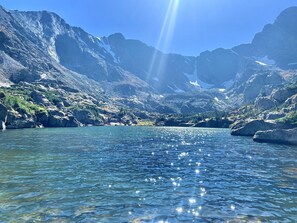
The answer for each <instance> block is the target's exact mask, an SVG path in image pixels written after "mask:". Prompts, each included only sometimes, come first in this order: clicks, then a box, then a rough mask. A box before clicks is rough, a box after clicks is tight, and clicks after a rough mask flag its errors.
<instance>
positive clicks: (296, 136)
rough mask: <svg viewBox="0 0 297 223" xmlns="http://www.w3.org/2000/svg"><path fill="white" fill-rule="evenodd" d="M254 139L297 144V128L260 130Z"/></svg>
mask: <svg viewBox="0 0 297 223" xmlns="http://www.w3.org/2000/svg"><path fill="white" fill-rule="evenodd" d="M253 140H254V141H256V142H268V143H279V144H290V145H297V128H294V129H273V130H267V131H258V132H256V134H255V135H254V137H253Z"/></svg>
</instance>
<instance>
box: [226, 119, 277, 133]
mask: <svg viewBox="0 0 297 223" xmlns="http://www.w3.org/2000/svg"><path fill="white" fill-rule="evenodd" d="M276 127H277V124H276V123H273V122H267V121H264V120H257V119H256V120H251V121H248V122H246V121H241V122H238V123H236V124H235V125H233V126H232V127H231V135H238V136H253V135H254V134H255V133H256V132H257V131H265V130H270V129H275V128H276Z"/></svg>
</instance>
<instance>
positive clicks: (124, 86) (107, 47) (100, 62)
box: [0, 7, 297, 113]
mask: <svg viewBox="0 0 297 223" xmlns="http://www.w3.org/2000/svg"><path fill="white" fill-rule="evenodd" d="M0 17H1V18H0V22H1V30H0V40H1V41H0V50H1V70H0V75H1V84H2V85H4V86H9V85H11V84H18V83H23V82H29V83H49V82H50V83H52V82H55V83H56V84H57V85H56V88H58V89H59V88H63V89H66V92H67V91H68V90H69V91H73V90H74V91H79V92H83V93H86V94H89V95H92V96H94V97H95V98H97V99H100V100H107V101H110V102H111V103H115V104H121V105H122V106H123V105H124V106H128V107H129V108H132V109H135V108H137V109H140V110H144V111H158V112H165V113H171V112H173V113H175V112H178V113H179V112H181V113H198V112H205V111H214V110H226V109H230V108H232V107H235V106H238V105H241V104H242V103H244V102H250V101H253V100H255V98H256V97H257V96H259V95H260V93H261V94H263V92H265V94H270V93H271V92H272V90H273V89H274V88H275V87H278V86H282V85H283V84H285V83H287V82H288V81H290V80H289V79H288V77H287V76H288V75H285V73H286V71H287V70H292V69H293V70H294V69H295V68H296V64H297V63H296V62H297V58H296V55H297V54H296V51H297V44H296V41H297V32H296V30H295V27H297V26H296V25H297V7H291V8H288V9H286V10H285V11H283V12H282V13H281V14H280V15H279V16H278V17H277V19H276V20H275V22H274V23H273V24H268V25H267V26H265V27H264V29H263V30H262V31H261V32H259V33H257V34H256V35H255V37H254V39H253V41H252V42H251V43H249V44H243V45H239V46H235V47H233V48H232V49H223V48H219V49H216V50H213V51H205V52H202V53H201V54H200V55H198V56H196V57H193V56H183V55H178V54H166V53H163V52H161V51H159V50H157V49H155V48H154V47H151V46H148V45H147V44H145V43H143V42H141V41H139V40H131V39H126V38H125V36H123V34H121V33H115V34H112V35H110V36H107V37H96V36H93V35H92V34H89V33H87V32H85V31H84V30H83V29H81V28H78V27H72V26H71V25H69V24H67V22H66V21H64V20H63V19H62V18H61V17H59V16H58V15H57V14H55V13H51V12H47V11H41V12H21V11H13V10H11V11H7V10H5V9H3V8H1V9H0ZM291 73H292V72H290V74H291ZM289 76H290V75H289ZM291 76H292V75H291ZM67 89H68V90H67ZM103 92H106V94H104V93H103ZM102 97H103V98H105V99H103V98H102Z"/></svg>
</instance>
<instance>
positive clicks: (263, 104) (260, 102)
mask: <svg viewBox="0 0 297 223" xmlns="http://www.w3.org/2000/svg"><path fill="white" fill-rule="evenodd" d="M276 106H277V102H276V101H275V100H273V99H271V98H269V97H259V98H257V99H256V101H255V107H256V108H257V109H259V110H260V111H265V110H270V109H272V108H275V107H276Z"/></svg>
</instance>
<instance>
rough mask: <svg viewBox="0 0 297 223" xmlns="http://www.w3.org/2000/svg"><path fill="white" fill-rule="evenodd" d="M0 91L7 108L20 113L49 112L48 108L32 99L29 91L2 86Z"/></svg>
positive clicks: (2, 101)
mask: <svg viewBox="0 0 297 223" xmlns="http://www.w3.org/2000/svg"><path fill="white" fill-rule="evenodd" d="M0 92H1V93H2V95H3V97H2V98H1V99H0V101H1V103H3V104H4V105H5V106H7V108H9V109H14V110H16V111H18V112H20V113H26V114H30V115H35V114H40V113H47V111H46V109H45V108H44V107H42V106H39V105H36V104H34V103H33V102H31V101H30V99H31V98H30V96H29V91H27V90H21V89H4V88H1V89H0Z"/></svg>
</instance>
